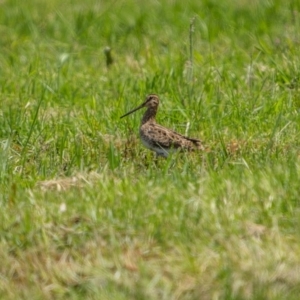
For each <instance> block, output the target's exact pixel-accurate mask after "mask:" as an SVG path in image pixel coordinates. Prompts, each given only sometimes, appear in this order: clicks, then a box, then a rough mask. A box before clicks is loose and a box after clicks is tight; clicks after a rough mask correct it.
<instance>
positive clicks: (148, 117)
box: [142, 107, 157, 124]
mask: <svg viewBox="0 0 300 300" xmlns="http://www.w3.org/2000/svg"><path fill="white" fill-rule="evenodd" d="M156 112H157V107H149V108H148V109H147V110H146V112H145V114H144V115H143V118H142V124H145V123H147V122H155V116H156Z"/></svg>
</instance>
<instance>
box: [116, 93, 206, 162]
mask: <svg viewBox="0 0 300 300" xmlns="http://www.w3.org/2000/svg"><path fill="white" fill-rule="evenodd" d="M158 106H159V98H158V96H157V95H155V94H150V95H148V96H147V97H146V100H145V102H144V103H142V104H141V105H140V106H138V107H137V108H135V109H133V110H131V111H130V112H128V113H126V114H125V115H123V116H122V117H121V118H123V117H126V116H128V115H129V114H131V113H133V112H135V111H137V110H139V109H141V108H143V107H147V110H146V112H145V114H144V115H143V118H142V122H141V126H140V137H141V140H142V143H143V144H144V146H145V147H147V148H148V149H150V150H152V151H155V152H156V154H157V156H164V157H167V156H168V154H169V153H170V152H173V151H176V150H187V151H194V150H204V147H203V145H202V142H201V141H200V140H198V139H193V138H189V137H186V136H184V135H181V134H179V133H177V132H175V131H173V130H171V129H168V128H165V127H163V126H161V125H159V124H157V123H156V121H155V116H156V113H157V109H158Z"/></svg>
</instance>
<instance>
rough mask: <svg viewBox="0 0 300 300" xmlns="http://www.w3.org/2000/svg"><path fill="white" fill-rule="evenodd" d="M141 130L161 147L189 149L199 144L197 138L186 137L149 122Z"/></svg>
mask: <svg viewBox="0 0 300 300" xmlns="http://www.w3.org/2000/svg"><path fill="white" fill-rule="evenodd" d="M143 131H144V135H146V136H147V137H148V139H149V140H151V141H152V142H153V143H155V144H156V145H158V146H160V147H162V148H175V149H176V148H186V149H191V148H193V146H196V147H197V146H200V144H201V141H200V140H198V139H193V138H189V137H186V136H184V135H182V134H179V133H177V132H175V131H173V130H170V129H168V128H165V127H163V126H161V125H159V124H151V125H150V126H148V127H147V128H145V129H143Z"/></svg>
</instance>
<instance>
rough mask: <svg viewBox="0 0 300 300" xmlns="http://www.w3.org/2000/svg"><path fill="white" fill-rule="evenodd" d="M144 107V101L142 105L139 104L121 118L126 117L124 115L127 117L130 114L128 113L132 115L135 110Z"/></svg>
mask: <svg viewBox="0 0 300 300" xmlns="http://www.w3.org/2000/svg"><path fill="white" fill-rule="evenodd" d="M143 107H144V103H143V104H142V105H140V106H138V107H137V108H135V109H133V110H131V111H130V112H128V113H126V114H125V115H123V116H122V117H120V119H122V118H124V117H126V116H128V115H130V114H132V113H134V112H135V111H137V110H139V109H141V108H143Z"/></svg>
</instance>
